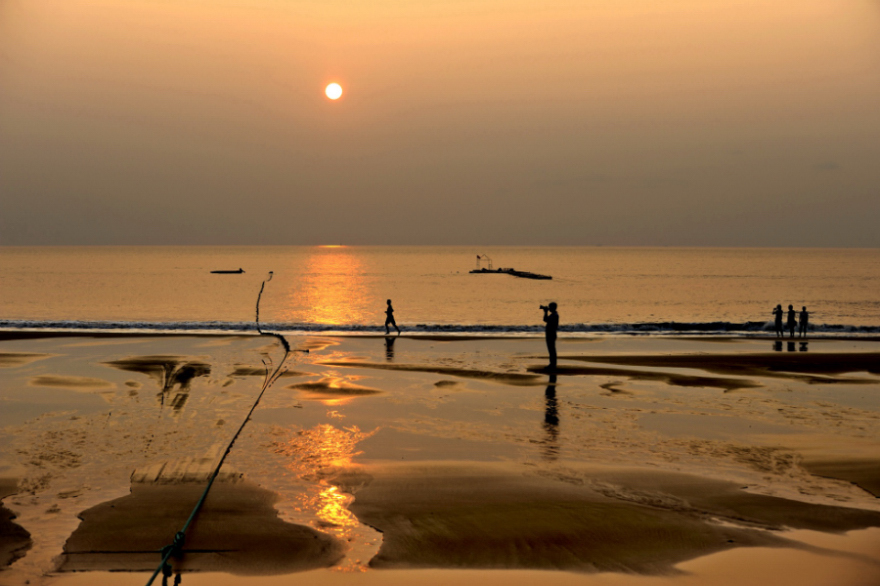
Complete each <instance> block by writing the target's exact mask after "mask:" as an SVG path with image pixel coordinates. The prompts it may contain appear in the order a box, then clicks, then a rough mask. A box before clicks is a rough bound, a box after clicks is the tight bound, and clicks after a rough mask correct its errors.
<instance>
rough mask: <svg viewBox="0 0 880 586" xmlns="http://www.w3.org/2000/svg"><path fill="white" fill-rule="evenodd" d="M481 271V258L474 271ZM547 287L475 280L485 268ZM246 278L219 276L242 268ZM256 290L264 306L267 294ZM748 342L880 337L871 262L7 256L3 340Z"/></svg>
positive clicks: (618, 255)
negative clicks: (276, 337) (74, 334)
mask: <svg viewBox="0 0 880 586" xmlns="http://www.w3.org/2000/svg"><path fill="white" fill-rule="evenodd" d="M478 257H479V258H478ZM489 262H491V263H492V266H493V268H508V267H509V268H515V269H517V270H520V271H530V272H533V273H539V274H545V275H550V276H552V280H531V279H524V278H517V277H514V276H511V275H508V274H472V273H470V271H471V270H474V269H476V268H478V267H488V266H489ZM239 268H241V269H242V270H243V271H244V272H242V273H240V274H214V273H212V272H211V271H214V270H237V269H239ZM261 291H262V293H261ZM258 299H259V327H260V328H261V329H263V330H268V331H277V332H281V333H290V334H296V333H326V334H330V333H347V334H377V333H384V331H385V330H384V327H383V324H384V320H385V308H386V300H387V299H391V300H392V301H393V307H394V310H395V314H394V315H395V317H396V319H397V323H398V324H399V325H400V327H401V329H402V330H403V331H404V334H408V333H422V334H433V333H437V334H455V333H461V334H467V335H493V336H494V335H504V336H521V335H535V334H538V333H540V332H541V331H542V329H543V324H542V320H541V317H542V311H541V310H540V309H539V306H540V305H545V304H548V303H550V302H551V301H555V302H556V303H557V304H558V306H559V315H560V330H561V332H562V334H561V335H565V336H594V335H654V336H656V335H673V334H674V335H680V334H694V335H748V334H756V333H761V332H770V331H772V329H773V324H772V314H771V311H772V310H773V308H774V307H776V305H777V304H782V306H783V308H786V309H787V308H788V306H789V305H790V304H791V305H793V306H794V308H795V309H796V310H798V311H800V310H801V308H802V307H804V306H805V307H806V308H807V309H808V311H809V312H810V327H811V330H812V332H813V333H823V334H827V335H855V336H863V335H864V336H868V335H876V334H878V333H880V250H877V249H803V248H798V249H784V248H665V247H664V248H660V247H658V248H644V247H642V248H611V247H496V246H488V247H479V246H455V247H449V246H381V247H380V246H246V247H234V246H185V247H177V246H160V247H149V246H131V247H116V246H103V247H0V330H16V331H19V330H29V331H59V330H63V331H71V330H72V331H83V332H142V333H144V332H200V333H207V332H216V333H224V332H244V331H256V329H257V327H258V323H257V318H258V316H257V309H258V307H257V304H258Z"/></svg>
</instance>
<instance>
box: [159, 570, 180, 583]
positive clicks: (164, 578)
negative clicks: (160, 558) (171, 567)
mask: <svg viewBox="0 0 880 586" xmlns="http://www.w3.org/2000/svg"><path fill="white" fill-rule="evenodd" d="M169 577H170V574H164V573H163V574H162V586H168V578H169ZM182 581H183V578H181V577H180V572H177V573H176V574H175V575H174V586H180V583H181V582H182Z"/></svg>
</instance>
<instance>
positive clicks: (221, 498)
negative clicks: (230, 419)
mask: <svg viewBox="0 0 880 586" xmlns="http://www.w3.org/2000/svg"><path fill="white" fill-rule="evenodd" d="M203 490H204V485H203V484H201V483H198V484H177V485H149V484H134V485H132V491H131V494H130V495H129V496H125V497H122V498H119V499H116V500H113V501H109V502H106V503H102V504H100V505H98V506H95V507H92V508H91V509H88V510H86V511H84V512H82V513H81V514H80V515H79V516H80V518H81V519H82V523H81V524H80V526H79V527H78V528H77V529H76V531H74V532H73V534H72V535H71V536H70V538H69V539H68V540H67V543H65V545H64V553H63V554H62V556H61V561H60V566H59V570H60V571H62V572H71V571H91V570H104V571H108V570H109V571H152V570H154V569H155V568H156V566H157V565H158V563H159V561H160V559H161V558H160V556H159V553H158V551H159V550H160V549H161V548H162V547H164V546H165V545H168V544H169V543H170V542H171V540H172V539H173V538H174V535H175V533H176V532H177V531H179V530H180V528H181V527H182V526H183V524H184V523H185V521H186V519H187V517H188V516H189V514H190V511H191V510H192V507H193V505H194V504H195V503H196V501H197V500H198V498H199V496H200V495H201V493H202V491H203ZM275 500H276V497H275V496H274V494H273V493H271V492H269V491H266V490H263V489H261V488H259V487H257V486H255V485H251V484H248V483H244V482H238V483H232V482H218V483H215V484H214V487H213V488H212V489H211V492H210V494H209V495H208V498H207V500H206V501H205V505H204V507H203V508H202V511H201V512H200V513H199V516H198V518H197V519H196V521H195V523H194V524H193V525H192V526H191V527H190V530H189V531H188V532H187V536H186V544H185V546H184V553H183V556H182V557H181V558H180V559H175V560H173V562H172V566H173V567H174V569H175V571H210V572H228V573H231V574H238V575H276V574H285V573H290V572H298V571H304V570H310V569H316V568H326V567H330V566H332V565H333V564H334V563H336V562H337V561H338V560H339V559H341V557H342V556H343V553H344V551H345V546H344V545H343V544H342V543H341V542H339V541H338V540H336V539H334V538H332V537H330V536H328V535H326V534H323V533H319V532H318V531H315V530H314V529H311V528H309V527H305V526H302V525H294V524H291V523H285V522H284V521H282V520H281V519H279V518H278V515H277V512H276V510H275V509H274V507H273V503H274V502H275Z"/></svg>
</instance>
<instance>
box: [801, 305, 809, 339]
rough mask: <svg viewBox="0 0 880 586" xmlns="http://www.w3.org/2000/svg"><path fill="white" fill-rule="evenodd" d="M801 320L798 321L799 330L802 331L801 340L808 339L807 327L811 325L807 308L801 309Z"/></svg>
mask: <svg viewBox="0 0 880 586" xmlns="http://www.w3.org/2000/svg"><path fill="white" fill-rule="evenodd" d="M799 317H800V319H799V320H798V328H799V329H800V333H801V338H806V337H807V327H808V326H809V325H810V312H808V311H807V308H806V306H804V307H801V314H800V316H799Z"/></svg>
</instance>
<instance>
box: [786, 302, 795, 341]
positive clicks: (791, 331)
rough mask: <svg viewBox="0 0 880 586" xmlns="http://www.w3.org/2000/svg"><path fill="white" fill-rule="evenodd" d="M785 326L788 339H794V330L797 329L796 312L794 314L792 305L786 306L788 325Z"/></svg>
mask: <svg viewBox="0 0 880 586" xmlns="http://www.w3.org/2000/svg"><path fill="white" fill-rule="evenodd" d="M785 325H787V326H788V332H789V336H788V337H789V338H794V330H795V328H797V312H795V310H794V306H793V305H789V306H788V323H786V324H785Z"/></svg>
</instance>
